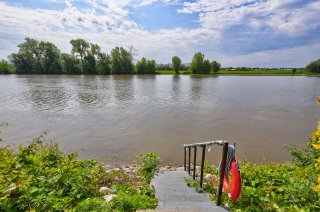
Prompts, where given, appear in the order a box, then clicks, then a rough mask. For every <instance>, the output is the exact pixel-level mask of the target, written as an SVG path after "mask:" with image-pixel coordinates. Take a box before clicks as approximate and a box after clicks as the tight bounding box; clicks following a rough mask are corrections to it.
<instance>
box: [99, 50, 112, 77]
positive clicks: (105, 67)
mask: <svg viewBox="0 0 320 212" xmlns="http://www.w3.org/2000/svg"><path fill="white" fill-rule="evenodd" d="M110 66H111V57H110V55H108V54H106V53H100V54H99V59H98V61H97V63H96V69H97V73H98V74H110V73H111V67H110Z"/></svg>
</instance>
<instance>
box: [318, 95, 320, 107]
mask: <svg viewBox="0 0 320 212" xmlns="http://www.w3.org/2000/svg"><path fill="white" fill-rule="evenodd" d="M317 102H318V104H319V105H320V96H318V99H317Z"/></svg>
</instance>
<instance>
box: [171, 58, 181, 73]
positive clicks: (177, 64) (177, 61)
mask: <svg viewBox="0 0 320 212" xmlns="http://www.w3.org/2000/svg"><path fill="white" fill-rule="evenodd" d="M172 68H173V71H174V72H175V73H176V74H179V71H180V69H181V59H180V57H178V56H174V57H172Z"/></svg>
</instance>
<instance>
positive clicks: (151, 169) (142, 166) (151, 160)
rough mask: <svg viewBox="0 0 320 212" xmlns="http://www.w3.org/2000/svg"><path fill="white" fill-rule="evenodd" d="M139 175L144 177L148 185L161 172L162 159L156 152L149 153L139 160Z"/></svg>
mask: <svg viewBox="0 0 320 212" xmlns="http://www.w3.org/2000/svg"><path fill="white" fill-rule="evenodd" d="M137 164H138V167H139V168H138V174H139V175H140V176H142V177H143V178H144V179H145V180H146V181H147V182H148V183H150V181H151V180H152V178H153V177H154V175H155V174H156V173H157V172H158V171H159V165H160V157H159V156H158V154H157V153H155V152H149V153H147V154H145V155H140V157H139V158H138V163H137Z"/></svg>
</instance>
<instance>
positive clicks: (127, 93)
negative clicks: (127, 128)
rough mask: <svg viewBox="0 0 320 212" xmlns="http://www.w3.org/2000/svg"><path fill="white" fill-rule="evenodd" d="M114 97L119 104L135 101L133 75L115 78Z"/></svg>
mask: <svg viewBox="0 0 320 212" xmlns="http://www.w3.org/2000/svg"><path fill="white" fill-rule="evenodd" d="M113 90H114V98H115V101H116V103H118V104H119V105H121V104H127V102H130V101H134V87H133V77H132V76H119V77H117V79H116V80H113Z"/></svg>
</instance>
